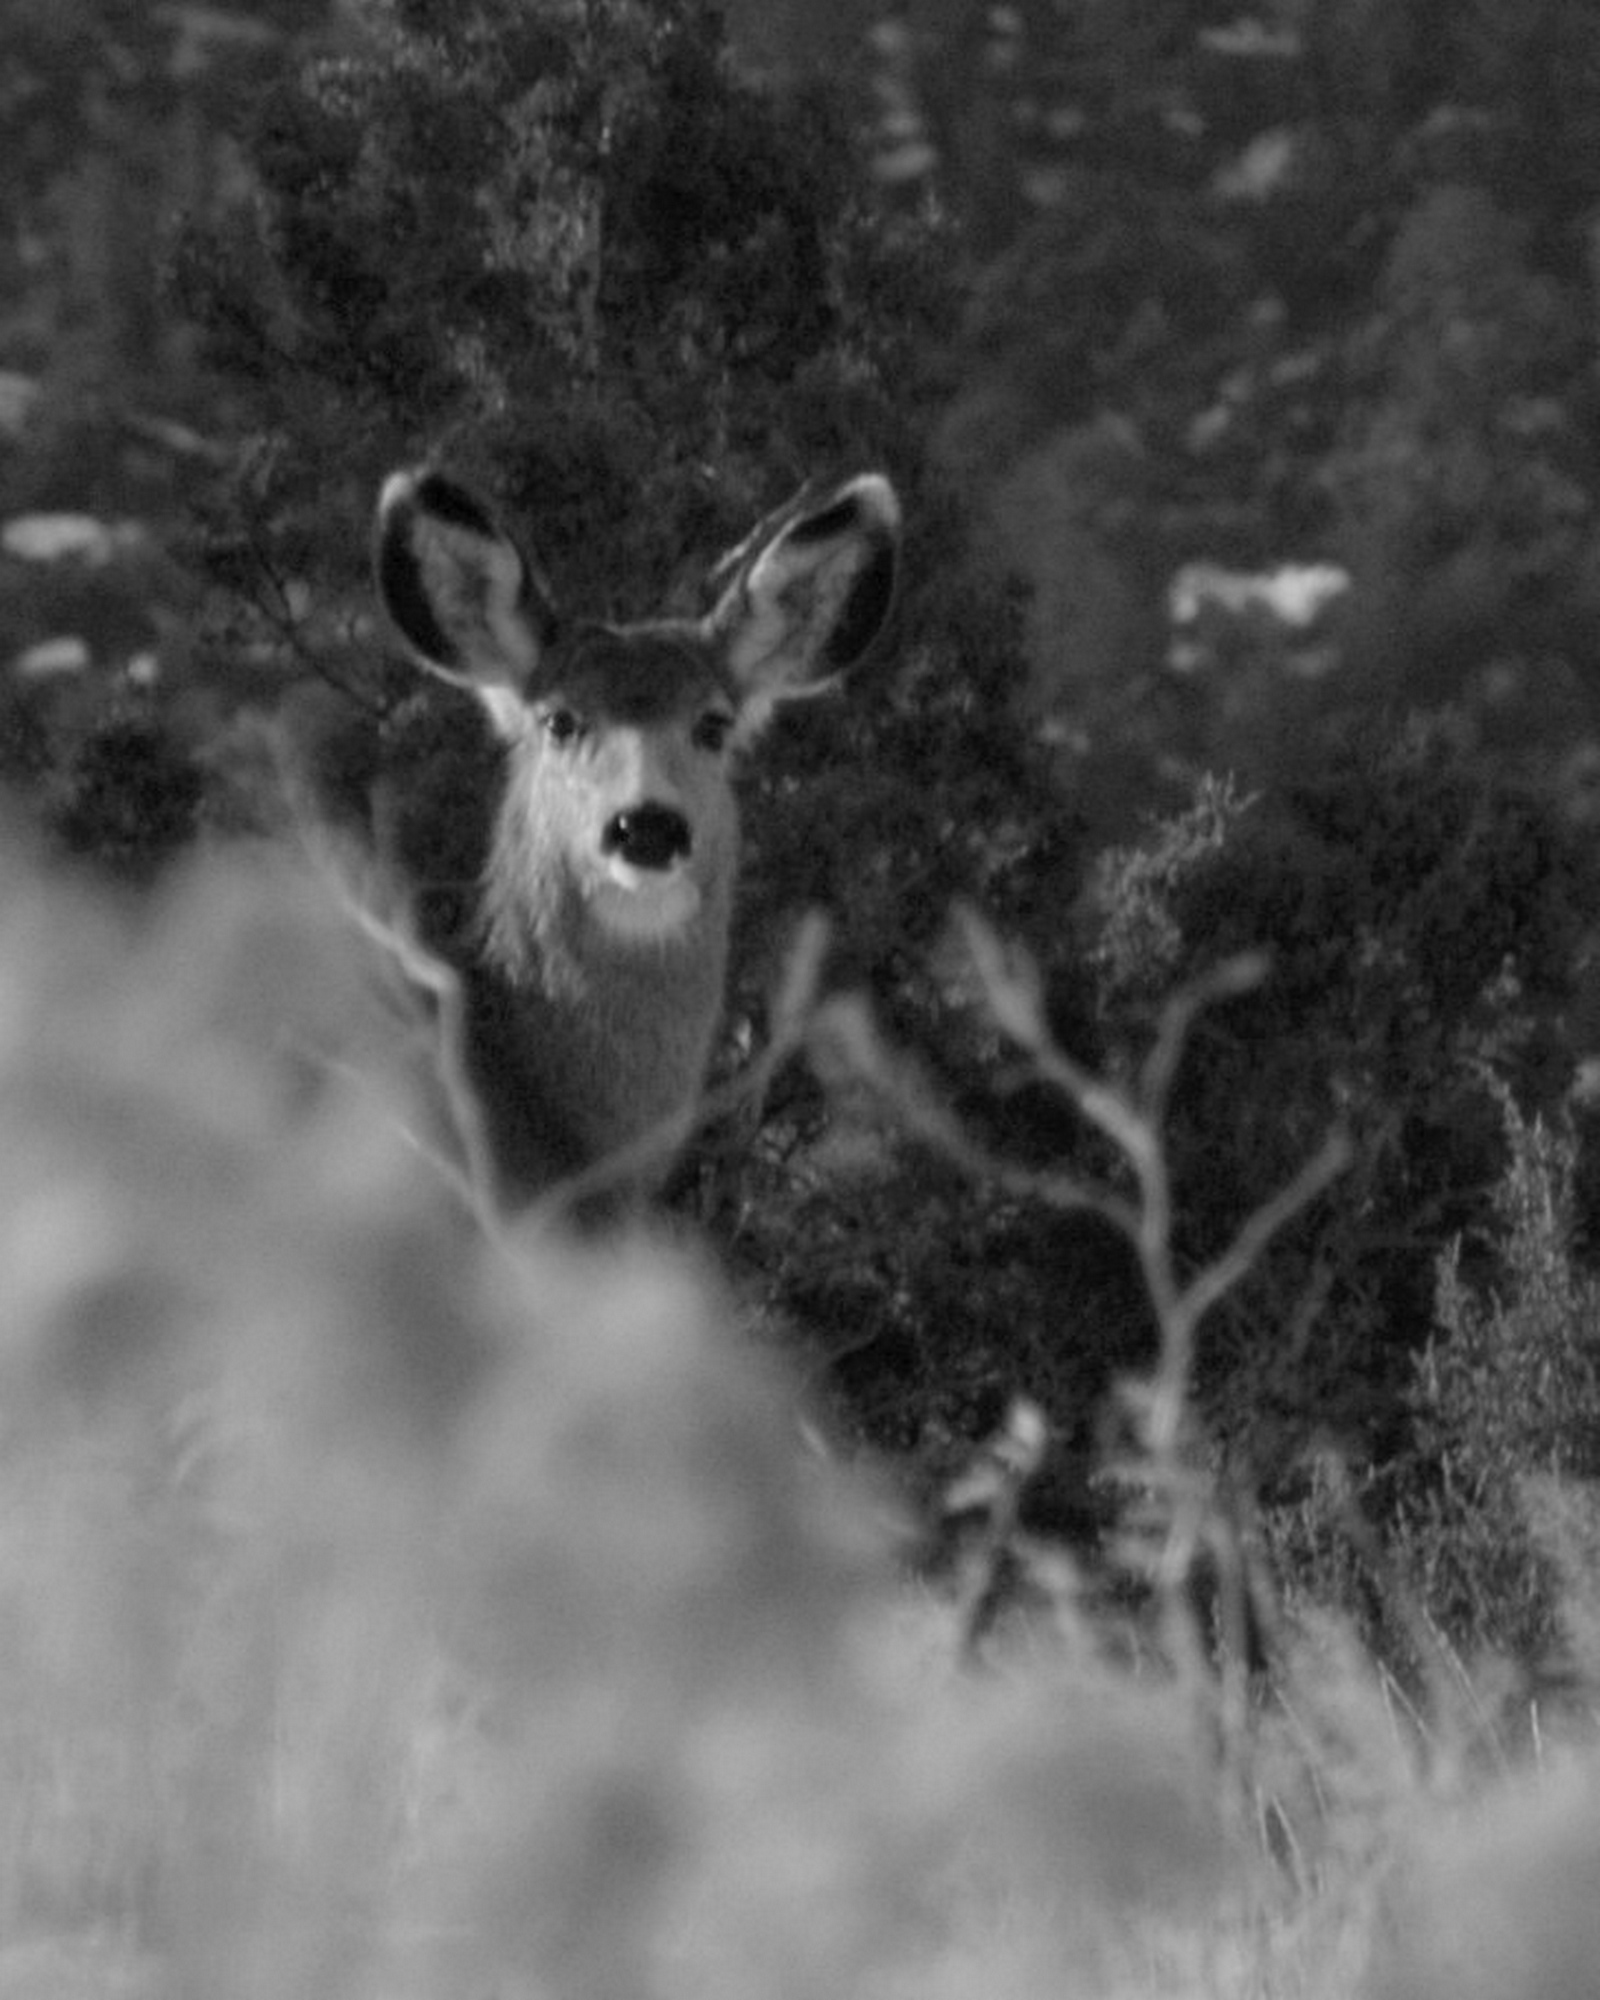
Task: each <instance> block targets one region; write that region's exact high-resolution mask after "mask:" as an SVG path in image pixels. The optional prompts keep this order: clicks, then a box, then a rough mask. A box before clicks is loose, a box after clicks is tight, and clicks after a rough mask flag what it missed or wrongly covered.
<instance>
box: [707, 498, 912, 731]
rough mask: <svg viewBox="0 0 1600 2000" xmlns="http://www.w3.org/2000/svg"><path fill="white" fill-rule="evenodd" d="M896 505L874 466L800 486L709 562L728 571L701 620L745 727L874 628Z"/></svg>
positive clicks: (890, 568)
mask: <svg viewBox="0 0 1600 2000" xmlns="http://www.w3.org/2000/svg"><path fill="white" fill-rule="evenodd" d="M899 549H900V503H899V501H898V499H897V498H896V497H895V491H894V488H893V487H892V486H891V485H890V484H889V482H888V480H887V479H885V478H884V477H883V476H882V474H881V473H876V472H866V473H862V474H860V475H859V476H858V477H857V478H855V479H851V480H848V481H846V483H845V484H844V485H842V486H836V487H834V488H833V489H832V490H831V491H828V492H826V493H823V494H821V495H815V494H812V493H810V492H806V493H802V494H801V495H800V496H799V497H798V498H797V499H796V500H793V501H791V502H790V504H789V505H788V506H787V507H786V508H784V509H783V510H782V511H781V512H780V513H779V514H777V515H773V516H769V517H768V519H767V520H766V521H764V522H763V523H762V524H761V526H760V527H759V528H757V529H756V531H755V533H754V534H753V535H751V536H750V537H749V539H748V540H747V541H745V542H744V543H743V544H741V546H740V547H739V548H738V549H736V550H735V551H734V552H733V554H732V555H731V556H729V557H727V558H725V559H724V561H723V563H722V564H721V565H719V569H718V572H717V576H718V579H719V580H720V578H721V577H722V576H723V575H726V574H729V573H730V572H731V574H732V579H733V580H732V582H731V583H729V584H728V585H727V587H726V589H725V590H724V591H723V594H722V596H721V597H720V599H719V600H718V602H717V605H716V608H715V609H714V610H713V611H712V613H711V615H710V618H709V619H708V621H707V623H708V626H709V628H710V630H711V632H712V634H713V636H714V637H716V638H717V639H718V640H719V641H720V643H721V646H722V653H723V659H724V662H725V664H726V667H727V671H728V674H729V676H730V678H731V679H732V681H733V683H734V686H735V688H736V690H737V691H738V692H739V693H740V694H741V695H742V696H743V698H744V702H745V711H746V712H745V716H744V717H743V718H742V720H743V724H744V727H745V729H746V730H747V731H748V730H749V729H751V728H758V727H759V726H760V724H761V722H762V721H764V720H765V718H766V715H767V714H768V713H769V712H770V710H771V708H772V707H773V705H774V704H776V703H777V702H780V701H787V700H792V699H794V698H795V697H796V696H799V695H804V694H809V693H813V692H815V691H816V690H817V689H818V688H820V687H822V686H823V685H825V684H826V683H827V682H828V681H830V680H832V678H833V677H834V676H835V675H836V674H839V673H842V672H843V671H844V670H845V668H847V667H849V666H851V665H853V664H854V662H855V661H856V660H858V659H859V658H860V657H861V655H862V654H863V653H864V652H865V651H866V650H867V648H868V647H869V646H870V645H871V644H872V642H873V640H874V639H875V638H876V637H877V636H878V633H879V632H880V631H881V629H882V628H883V625H884V623H885V621H886V620H887V618H888V616H889V611H890V608H891V606H892V605H893V603H894V593H895V579H896V572H897V570H898V567H899Z"/></svg>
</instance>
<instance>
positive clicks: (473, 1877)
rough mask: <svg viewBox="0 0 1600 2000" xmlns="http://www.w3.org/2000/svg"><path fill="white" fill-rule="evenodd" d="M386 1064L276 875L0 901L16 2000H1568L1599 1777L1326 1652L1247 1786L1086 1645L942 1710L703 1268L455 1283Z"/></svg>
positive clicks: (38, 883) (316, 907) (511, 1273)
mask: <svg viewBox="0 0 1600 2000" xmlns="http://www.w3.org/2000/svg"><path fill="white" fill-rule="evenodd" d="M403 1054H404V1049H403V1047H401V1046H400V1045H399V1038H398V1037H397V1036H391V1037H389V1038H388V1039H386V1036H385V1031H384V1024H383V1022H382V1019H381V1016H380V1015H378V1014H375V1012H374V1010H373V1007H372V1005H371V998H370V992H369V988H368V984H367V974H366V968H365V967H364V965H363V963H362V960H361V957H360V954H359V952H358V951H357V949H356V946H355V941H354V938H353V935H352V932H351V927H350V926H349V925H348V923H347V922H346V921H345V920H344V919H343V918H342V917H341V916H340V915H339V914H338V913H337V912H335V911H333V910H332V909H331V908H330V907H328V906H327V904H326V903H325V901H324V900H323V899H322V898H321V897H320V895H319V892H318V891H317V890H316V889H315V888H314V887H312V886H311V885H308V884H306V883H304V882H301V881H297V880H296V879H294V878H292V877H290V876H289V875H288V874H286V873H285V871H284V870H283V869H282V868H280V867H277V866H274V865H269V864H267V863H266V862H264V861H258V862H255V863H250V862H244V861H237V862H235V863H233V864H230V865H227V866H224V865H223V864H221V863H220V862H213V863H211V864H209V865H207V866H206V867H204V868H201V869H199V870H197V871H196V872H194V873H192V874H191V875H190V876H188V877H187V878H186V879H185V880H183V881H182V882H180V883H179V884H178V885H177V886H175V887H174V888H172V889H171V890H169V891H168V892H166V893H165V894H164V895H163V896H162V898H161V899H160V900H158V901H156V902H154V903H146V904H143V905H141V906H139V909H138V912H137V914H134V913H132V912H131V911H130V910H129V909H128V908H126V907H116V908H113V907H111V906H107V905H105V904H102V903H99V902H96V901H93V900H91V899H90V898H89V897H88V896H87V895H86V894H85V893H84V892H83V891H82V890H80V889H79V888H77V887H75V886H74V885H72V884H70V883H68V882H66V881H63V880H60V879H54V878H51V877H48V876H46V875H45V874H44V873H42V872H40V871H39V870H37V869H35V868H33V867H31V866H30V865H29V864H28V863H27V862H26V860H25V859H21V858H19V857H18V854H17V850H16V848H15V847H14V846H13V847H12V849H11V850H9V857H8V859H6V860H5V861H4V862H3V863H0V1131H3V1133H4V1146H3V1148H0V1177H3V1184H4V1199H3V1203H0V1258H3V1261H0V1286H3V1291H0V1296H3V1298H4V1302H5V1320H4V1326H5V1339H4V1343H3V1347H0V1426H3V1429H0V1522H3V1524H4V1525H3V1529H0V2000H10V1996H13V1995H15V1996H24V1995H29V1996H31V1995H39V1996H45V1995H50V1996H62V2000H66V1997H67V1996H73V1995H79V1994H82V1995H92V1994H106V1995H119V1996H132V1995H138V1996H146V1995H149V1996H155V1995H178V1996H189V1995H193V1996H195V2000H200V1996H202V1995H203V1996H205V2000H233V1996H240V2000H243V1996H252V2000H253V1996H267V1995H280V1994H281V1995H296V1996H299V1995H318V1996H343V1995H351V1996H368V1995H371V1996H378V1995H383V1996H386V2000H409V1996H413V1995H415V1996H419V2000H421V1996H429V2000H432V1996H439V1997H440V2000H443V1997H444V1996H450V2000H468V1996H485V2000H487V1996H496V2000H500V1996H505V2000H511V1996H519V2000H520V1996H530V2000H532V1996H540V2000H543V1996H561V2000H630V1996H640V2000H645V1996H648V2000H677V1996H680V1995H681V1996H685V2000H687V1997H688V1996H693V2000H761V1996H774V2000H811V1997H812V1996H816V2000H823V1996H826V2000H848V1996H854V1995H862V1996H880V1995H881V1996H894V1997H895V2000H898V1996H902V1995H904V1996H910V1995H917V1996H919V2000H944V1996H950V2000H954V1997H955V1996H957V1995H961V1996H963V2000H965V1997H966V1996H970V1995H973V1994H982V1995H984V1996H988V2000H1009V1996H1013V1995H1015V1996H1024V1995H1027V1996H1032V1995H1046V1994H1049V1995H1056V1994H1060V1995H1069V1996H1070V1995H1102V1994H1103V1995H1107V1996H1121V1995H1132V1994H1151V1995H1189V1994H1193V1995H1219V1996H1220V1995H1228V1996H1250V1995H1284V1996H1290V1995H1305V1996H1334V1995H1346V1994H1362V1993H1371V1994H1373V1995H1375V1996H1379V2000H1410V1996H1434V1995H1440V1996H1442V1995H1443V1994H1445V1993H1447V1992H1448V1993H1450V1994H1451V1995H1453V1996H1456V2000H1462V1996H1465V2000H1472V1996H1476V1995H1479V1994H1481V1995H1483V1996H1485V2000H1487V1996H1488V1995H1490V1994H1494V1995H1496V1996H1499V2000H1511V1996H1518V1995H1529V1996H1533V1995H1537V1996H1541V2000H1542V1997H1543V1996H1558V1995H1559V1996H1567V1995H1578V1994H1580V1993H1581V1994H1584V1995H1586V1996H1591V2000H1592V1995H1593V1994H1594V1993H1595V1992H1600V1915H1597V1909H1600V1898H1597V1897H1596V1896H1595V1894H1594V1887H1595V1884H1596V1883H1600V1767H1597V1766H1596V1764H1595V1761H1594V1758H1593V1756H1592V1754H1589V1755H1587V1757H1585V1756H1584V1754H1583V1753H1581V1752H1573V1753H1568V1754H1567V1755H1566V1756H1565V1757H1564V1758H1563V1760H1562V1762H1561V1765H1560V1768H1559V1770H1552V1771H1546V1772H1541V1771H1537V1770H1534V1771H1527V1772H1523V1773H1518V1772H1513V1771H1503V1772H1501V1773H1499V1774H1498V1775H1496V1776H1495V1777H1494V1778H1493V1780H1492V1781H1482V1782H1479V1781H1468V1780H1466V1779H1465V1778H1464V1777H1463V1776H1462V1774H1461V1772H1460V1771H1459V1770H1450V1771H1449V1772H1448V1773H1445V1767H1446V1766H1448V1765H1449V1764H1450V1761H1451V1760H1450V1759H1448V1758H1441V1757H1440V1756H1439V1755H1438V1754H1437V1748H1438V1746H1437V1744H1435V1743H1430V1740H1429V1735H1428V1731H1427V1728H1426V1727H1425V1726H1424V1727H1421V1728H1419V1727H1417V1726H1416V1724H1415V1719H1414V1718H1412V1719H1404V1718H1401V1717H1399V1716H1398V1715H1397V1714H1396V1711H1395V1708H1394V1705H1393V1704H1392V1702H1391V1701H1390V1700H1389V1699H1388V1698H1387V1697H1386V1693H1385V1690H1384V1688H1383V1686H1382V1684H1381V1682H1380V1681H1379V1679H1378V1677H1377V1676H1376V1675H1375V1674H1374V1672H1373V1671H1372V1669H1371V1667H1370V1665H1369V1663H1367V1662H1366V1661H1365V1660H1363V1659H1362V1658H1361V1657H1360V1656H1359V1655H1358V1654H1357V1653H1356V1652H1355V1650H1354V1649H1353V1648H1352V1647H1351V1646H1350V1645H1349V1643H1348V1642H1347V1641H1346V1640H1344V1639H1343V1638H1341V1636H1340V1635H1339V1634H1337V1633H1326V1634H1323V1635H1321V1636H1320V1640H1318V1641H1317V1643H1312V1642H1311V1641H1310V1640H1308V1641H1307V1642H1306V1643H1305V1644H1304V1645H1303V1646H1302V1647H1301V1649H1300V1655H1299V1659H1298V1664H1296V1663H1294V1662H1292V1661H1291V1662H1289V1663H1286V1665H1285V1667H1284V1669H1283V1674H1282V1679H1281V1681H1280V1683H1279V1684H1278V1685H1277V1686H1276V1687H1275V1688H1274V1689H1273V1690H1271V1691H1270V1693H1269V1694H1268V1695H1267V1696H1266V1698H1264V1699H1263V1701H1262V1703H1261V1707H1260V1712H1259V1714H1257V1715H1254V1716H1252V1718H1251V1719H1250V1721H1249V1725H1248V1729H1247V1730H1246V1731H1244V1732H1242V1733H1241V1732H1239V1731H1237V1730H1236V1731H1235V1732H1234V1733H1233V1737H1232V1739H1231V1740H1229V1741H1226V1742H1225V1740H1224V1736H1225V1732H1223V1731H1221V1730H1219V1728H1218V1717H1217V1713H1216V1710H1215V1706H1214V1704H1213V1702H1212V1699H1211V1693H1210V1690H1209V1689H1208V1687H1207V1685H1206V1684H1205V1682H1204V1681H1203V1680H1199V1681H1196V1680H1192V1679H1187V1678H1185V1677H1184V1676H1183V1675H1175V1676H1163V1675H1160V1674H1158V1673H1155V1672H1154V1671H1147V1672H1145V1673H1143V1674H1136V1673H1134V1672H1133V1671H1132V1670H1130V1669H1129V1668H1127V1667H1126V1666H1122V1667H1118V1666H1114V1665H1112V1664H1109V1663H1108V1662H1107V1660H1106V1659H1105V1657H1104V1656H1103V1654H1102V1652H1101V1650H1100V1649H1098V1648H1097V1647H1096V1646H1095V1644H1094V1642H1093V1635H1092V1634H1091V1633H1090V1632H1088V1631H1087V1630H1083V1629H1079V1628H1078V1625H1077V1623H1076V1619H1075V1614H1073V1613H1072V1612H1071V1610H1070V1607H1063V1609H1062V1616H1061V1620H1060V1625H1059V1630H1058V1631H1056V1632H1054V1633H1051V1634H1040V1635H1038V1636H1037V1637H1035V1638H1034V1639H1033V1640H1031V1641H1029V1642H1028V1643H1027V1644H1026V1645H1024V1646H1021V1647H1019V1648H1018V1650H1017V1651H1016V1653H1014V1654H1012V1655H1009V1656H1005V1657H1003V1658H1002V1659H1001V1660H1000V1661H999V1662H998V1663H997V1664H995V1665H994V1666H992V1667H991V1668H990V1669H989V1670H987V1671H984V1672H981V1673H980V1672H971V1671H965V1670H962V1669H959V1668H958V1667H957V1665H956V1664H955V1657H956V1653H957V1650H958V1649H957V1647H956V1645H955V1643H954V1635H953V1621H952V1620H951V1617H950V1615H949V1614H948V1613H947V1612H946V1610H945V1609H944V1608H943V1607H941V1606H940V1604H939V1603H937V1602H936V1601H935V1600H933V1599H932V1598H931V1597H929V1596H927V1595H925V1594H923V1593H921V1592H920V1591H918V1590H916V1589H914V1588H913V1587H912V1586H910V1585H908V1584H907V1583H906V1582H905V1580H904V1578H903V1577H902V1576H901V1575H899V1574H898V1573H897V1571H896V1566H895V1545H896V1537H897V1524H896V1521H895V1518H894V1513H893V1509H892V1506H891V1504H890V1503H889V1502H888V1500H887V1499H886V1497H885V1496H884V1495H883V1494H881V1493H879V1492H877V1491H875V1490H873V1489H872V1488H871V1487H870V1486H868V1485H867V1484H865V1483H863V1482H861V1481H860V1480H858V1479H857V1477H856V1476H855V1475H853V1474H851V1473H850V1472H848V1471H847V1470H845V1469H842V1468H840V1467H837V1466H829V1465H825V1464H822V1463H819V1462H818V1461H817V1460H816V1459H815V1458H814V1457H812V1456H809V1455H808V1454H807V1453H806V1452H805V1451H804V1450H803V1449H802V1448H801V1447H800V1444H799V1442H798V1439H799V1435H800V1433H799V1427H798V1425H797V1422H796V1415H797V1412H796V1409H795V1404H794V1396H793V1391H792V1388H791V1385H790V1384H789V1383H788V1382H787V1381H786V1380H785V1379H784V1378H783V1377H782V1376H781V1375H780V1374H778V1373H777V1372H776V1371H775V1369H774V1368H773V1366H772V1365H771V1362H770V1359H761V1358H758V1357H757V1355H756V1354H755V1353H754V1352H753V1351H752V1349H751V1348H750V1347H749V1346H748V1345H741V1342H740V1338H739V1334H738V1330H737V1325H736V1315H735V1312H734V1310H733V1307H732V1304H731V1302H730V1301H729V1299H728V1298H727V1297H726V1296H725V1295H724V1294H723V1292H722V1290H721V1289H720V1286H719V1282H718V1279H717V1276H716V1274H715V1273H714V1272H713V1271H712V1270H711V1269H709V1268H708V1266H707V1264H706V1263H705V1261H704V1259H703V1258H702V1257H700V1256H699V1255H697V1254H694V1253H692V1252H690V1251H689V1250H686V1249H685V1248H684V1247H683V1246H681V1245H670V1244H668V1243H666V1242H664V1241H662V1240H659V1239H651V1238H650V1237H648V1236H646V1235H644V1234H643V1233H640V1234H637V1235H631V1236H628V1237H626V1238H618V1239H615V1240H613V1241H611V1242H609V1243H608V1244H607V1245H605V1246H604V1247H603V1248H595V1247H589V1248H580V1247H578V1246H577V1245H574V1244H571V1243H565V1242H562V1241H560V1240H557V1239H554V1238H551V1237H548V1236H538V1237H536V1236H533V1235H531V1234H530V1235H528V1236H526V1237H522V1238H519V1237H517V1236H516V1235H512V1236H510V1237H502V1238H499V1239H496V1240H491V1239H489V1238H488V1237H486V1236H485V1234H484V1233H483V1232H482V1231H481V1230H480V1229H479V1228H477V1227H476V1225H474V1224H473V1223H472V1222H471V1220H470V1219H469V1218H468V1217H467V1215H466V1214H465V1213H464V1210H463V1208H462V1206H461V1204H460V1202H459V1199H458V1197H457V1194H456V1192H455V1190H454V1189H453V1187H452V1185H451V1184H450V1182H449V1180H448V1178H447V1177H446V1176H444V1175H443V1174H441V1173H440V1171H439V1170H438V1168H437V1167H436V1165H434V1164H433V1163H431V1162H430V1160H429V1158H428V1156H427V1154H426V1153H425V1152H424V1151H421V1150H419V1148H418V1146H417V1145H416V1144H415V1143H414V1142H413V1139H412V1137H411V1134H412V1133H413V1132H414V1131H415V1130H416V1129H417V1119H416V1116H415V1115H414V1113H415V1111H416V1107H415V1106H414V1105H413V1104H412V1102H411V1100H410V1097H409V1093H408V1085H407V1081H406V1076H405V1072H404V1069H403V1067H402V1066H401V1065H400V1063H399V1061H398V1058H399V1057H401V1056H402V1055H403ZM391 1058H394V1060H391ZM1442 1773H1445V1774H1444V1775H1442Z"/></svg>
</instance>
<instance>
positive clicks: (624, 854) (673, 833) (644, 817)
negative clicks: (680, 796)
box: [600, 800, 691, 868]
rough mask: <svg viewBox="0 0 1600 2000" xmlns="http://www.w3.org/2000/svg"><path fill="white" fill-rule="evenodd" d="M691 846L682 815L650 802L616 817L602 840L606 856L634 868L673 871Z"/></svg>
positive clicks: (685, 822)
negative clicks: (674, 864)
mask: <svg viewBox="0 0 1600 2000" xmlns="http://www.w3.org/2000/svg"><path fill="white" fill-rule="evenodd" d="M690 845H691V842H690V834H689V822H688V821H687V820H686V819H685V818H684V816H683V814H682V813H681V812H675V811H674V810H673V808H672V807H671V806H662V805H656V804H654V803H653V802H652V801H649V800H647V801H646V802H645V803H644V804H643V805H639V806H630V807H629V808H628V809H627V811H626V812H619V813H617V814H615V815H614V816H613V818H612V819H611V820H610V821H609V822H608V823H607V826H606V830H605V832H604V833H603V834H602V835H601V836H600V847H601V851H602V852H603V853H605V854H616V855H620V856H621V858H622V859H623V860H624V861H626V862H628V863H629V864H630V865H631V866H633V867H635V868H670V867H671V866H672V864H673V862H674V861H676V860H678V859H679V858H680V857H681V856H686V855H687V854H688V852H689V848H690Z"/></svg>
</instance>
